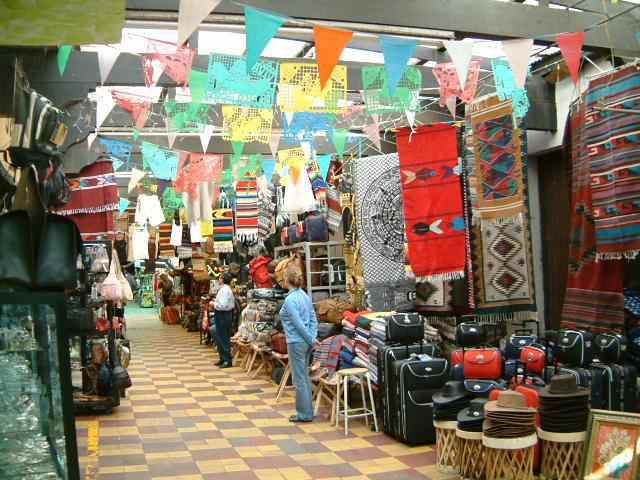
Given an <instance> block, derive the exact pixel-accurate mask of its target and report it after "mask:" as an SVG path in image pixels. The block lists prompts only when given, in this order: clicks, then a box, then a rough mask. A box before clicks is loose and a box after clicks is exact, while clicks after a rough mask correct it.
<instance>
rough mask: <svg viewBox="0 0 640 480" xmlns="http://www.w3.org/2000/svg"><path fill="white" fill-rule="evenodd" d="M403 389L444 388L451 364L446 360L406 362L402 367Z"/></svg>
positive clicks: (433, 359) (434, 359)
mask: <svg viewBox="0 0 640 480" xmlns="http://www.w3.org/2000/svg"><path fill="white" fill-rule="evenodd" d="M400 375H401V376H402V379H403V387H404V388H405V390H407V391H414V390H422V389H435V388H442V386H443V385H444V384H445V383H446V382H447V380H448V376H449V362H448V361H447V360H446V359H444V358H432V359H431V360H423V361H405V362H403V365H402V366H401V367H400Z"/></svg>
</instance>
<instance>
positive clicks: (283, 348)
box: [269, 332, 287, 355]
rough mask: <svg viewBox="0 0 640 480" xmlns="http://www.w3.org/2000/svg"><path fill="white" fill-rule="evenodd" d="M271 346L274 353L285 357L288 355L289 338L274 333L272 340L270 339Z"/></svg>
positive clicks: (279, 333) (280, 333)
mask: <svg viewBox="0 0 640 480" xmlns="http://www.w3.org/2000/svg"><path fill="white" fill-rule="evenodd" d="M269 344H270V346H271V348H272V349H273V350H274V351H276V352H278V353H281V354H283V355H285V354H286V353H287V337H286V336H285V334H284V333H282V332H275V333H272V334H271V338H270V339H269Z"/></svg>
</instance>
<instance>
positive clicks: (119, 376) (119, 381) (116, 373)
mask: <svg viewBox="0 0 640 480" xmlns="http://www.w3.org/2000/svg"><path fill="white" fill-rule="evenodd" d="M111 376H112V378H113V382H114V383H115V384H116V386H117V387H118V388H129V387H130V386H131V385H133V383H132V382H131V377H130V376H129V372H127V370H126V369H125V368H124V367H123V366H122V364H121V363H120V357H119V356H118V355H114V356H113V370H112V371H111Z"/></svg>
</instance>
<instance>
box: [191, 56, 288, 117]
mask: <svg viewBox="0 0 640 480" xmlns="http://www.w3.org/2000/svg"><path fill="white" fill-rule="evenodd" d="M277 83H278V62H271V61H265V60H258V61H257V62H256V64H255V65H254V66H253V68H252V69H251V72H249V73H247V67H246V62H245V59H244V57H235V56H232V55H218V54H211V55H210V56H209V70H208V73H207V87H206V91H205V95H204V99H203V101H204V102H205V103H213V104H216V103H221V104H227V105H241V106H244V107H254V108H273V105H274V104H275V100H276V93H275V92H276V84H277Z"/></svg>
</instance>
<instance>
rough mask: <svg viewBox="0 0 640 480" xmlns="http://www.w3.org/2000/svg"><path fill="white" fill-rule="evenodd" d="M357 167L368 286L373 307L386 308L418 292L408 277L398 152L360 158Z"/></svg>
mask: <svg viewBox="0 0 640 480" xmlns="http://www.w3.org/2000/svg"><path fill="white" fill-rule="evenodd" d="M354 170H355V172H354V176H355V192H354V193H355V200H356V204H355V207H356V208H355V211H356V214H355V217H356V222H357V232H358V239H359V241H360V255H361V256H362V259H363V262H364V281H365V286H366V289H367V292H368V297H369V303H370V305H371V307H372V308H373V309H374V310H378V311H384V309H383V308H382V307H384V306H389V305H392V306H393V305H394V304H396V305H397V304H401V303H403V302H404V303H406V298H405V297H406V295H407V293H408V292H409V291H410V290H413V291H414V292H415V286H414V285H413V284H414V282H412V281H410V280H407V274H406V270H405V247H404V216H403V211H404V209H403V206H402V191H401V187H400V163H399V159H398V155H397V154H395V153H393V154H389V155H376V156H372V157H366V158H359V159H357V160H356V161H355V162H354ZM343 219H344V214H343ZM343 222H344V220H343ZM349 223H350V222H349ZM343 228H344V225H343ZM347 229H348V226H347ZM347 229H345V235H346V232H347ZM345 238H346V237H345ZM392 308H393V307H392Z"/></svg>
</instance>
